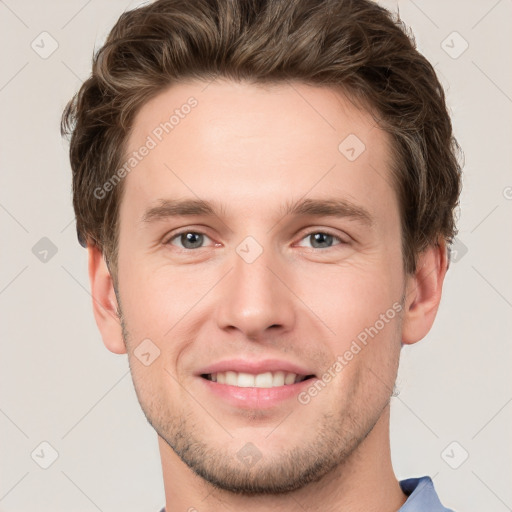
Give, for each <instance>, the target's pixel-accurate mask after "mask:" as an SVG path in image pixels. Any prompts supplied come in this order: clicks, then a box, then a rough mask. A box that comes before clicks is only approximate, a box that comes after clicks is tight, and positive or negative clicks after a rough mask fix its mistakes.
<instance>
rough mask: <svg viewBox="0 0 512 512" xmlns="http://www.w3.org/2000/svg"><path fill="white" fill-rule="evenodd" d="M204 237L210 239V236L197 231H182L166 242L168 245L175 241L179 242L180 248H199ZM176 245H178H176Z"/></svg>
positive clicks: (173, 243)
mask: <svg viewBox="0 0 512 512" xmlns="http://www.w3.org/2000/svg"><path fill="white" fill-rule="evenodd" d="M205 239H207V240H210V238H209V237H208V236H206V235H205V234H204V233H199V232H197V231H183V232H182V233H178V234H176V235H174V236H173V237H171V238H170V239H169V240H168V241H167V242H166V243H167V244H170V245H177V244H176V243H175V241H176V242H179V243H180V244H181V248H182V249H200V248H201V247H202V245H203V243H204V241H205ZM178 247H180V246H179V245H178Z"/></svg>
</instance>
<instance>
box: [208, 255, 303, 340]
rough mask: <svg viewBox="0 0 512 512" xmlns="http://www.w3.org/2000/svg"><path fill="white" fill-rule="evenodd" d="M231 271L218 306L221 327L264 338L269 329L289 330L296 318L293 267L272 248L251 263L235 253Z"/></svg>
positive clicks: (219, 290) (247, 335)
mask: <svg viewBox="0 0 512 512" xmlns="http://www.w3.org/2000/svg"><path fill="white" fill-rule="evenodd" d="M231 261H232V265H233V268H232V270H231V272H229V274H228V275H227V276H226V279H223V280H222V285H221V287H220V288H219V289H218V290H217V292H218V293H219V306H218V308H217V323H218V327H219V328H221V329H223V330H225V331H226V330H227V331H229V330H231V331H239V332H241V333H243V334H244V336H245V337H246V338H249V339H251V340H254V341H258V340H259V341H261V340H263V339H266V338H268V336H269V331H271V330H272V331H275V332H281V333H282V332H286V331H289V330H291V329H292V327H293V324H294V322H295V318H296V316H295V315H296V312H295V308H294V302H293V301H294V299H295V298H294V295H293V293H292V291H291V289H293V285H292V276H291V272H290V267H289V265H288V269H286V268H285V267H286V264H285V262H283V261H282V260H279V258H278V255H276V254H273V253H272V251H271V250H270V249H264V250H263V252H262V253H261V255H260V256H259V257H258V258H257V259H256V260H255V261H253V262H252V263H251V262H248V261H246V260H245V259H244V258H243V257H241V256H240V255H239V254H238V253H236V252H235V253H234V255H233V259H232V260H231Z"/></svg>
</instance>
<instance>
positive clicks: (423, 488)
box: [398, 476, 453, 512]
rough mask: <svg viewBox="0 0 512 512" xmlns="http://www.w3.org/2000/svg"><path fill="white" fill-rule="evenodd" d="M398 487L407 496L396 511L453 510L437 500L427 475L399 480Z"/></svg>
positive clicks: (428, 511)
mask: <svg viewBox="0 0 512 512" xmlns="http://www.w3.org/2000/svg"><path fill="white" fill-rule="evenodd" d="M400 487H401V488H402V491H403V492H404V493H405V494H406V495H407V496H409V497H408V498H407V501H406V502H405V503H404V504H403V505H402V507H401V508H400V510H399V511H398V512H453V511H452V510H450V509H448V508H445V507H444V506H443V505H442V503H441V502H440V501H439V498H438V496H437V493H436V491H435V489H434V484H433V482H432V479H431V478H430V477H429V476H423V477H421V478H408V479H406V480H401V481H400Z"/></svg>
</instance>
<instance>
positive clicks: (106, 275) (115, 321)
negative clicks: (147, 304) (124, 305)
mask: <svg viewBox="0 0 512 512" xmlns="http://www.w3.org/2000/svg"><path fill="white" fill-rule="evenodd" d="M87 252H88V255H89V281H90V283H91V293H92V308H93V312H94V318H95V319H96V324H97V325H98V328H99V330H100V333H101V337H102V338H103V343H104V344H105V346H106V347H107V348H108V349H109V350H110V351H111V352H113V353H114V354H125V353H126V346H125V344H124V340H123V331H122V328H121V320H120V318H119V315H118V304H117V298H116V294H115V292H114V283H113V281H112V276H111V275H110V271H109V270H108V267H107V264H106V262H105V259H104V258H103V253H102V252H101V251H100V250H99V249H98V247H96V246H95V245H90V246H89V247H88V248H87Z"/></svg>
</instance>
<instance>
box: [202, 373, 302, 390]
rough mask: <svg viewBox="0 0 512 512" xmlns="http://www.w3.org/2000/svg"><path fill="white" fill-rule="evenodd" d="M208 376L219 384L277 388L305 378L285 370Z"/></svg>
mask: <svg viewBox="0 0 512 512" xmlns="http://www.w3.org/2000/svg"><path fill="white" fill-rule="evenodd" d="M208 378H209V379H210V380H212V381H213V382H217V383H218V384H228V385H229V386H237V387H239V388H276V387H279V386H288V385H290V384H294V383H295V382H301V381H302V380H304V376H299V375H297V374H296V373H288V372H283V371H277V372H265V373H259V374H258V375H253V374H252V373H245V372H233V371H227V372H219V373H212V374H210V375H209V376H208Z"/></svg>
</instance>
